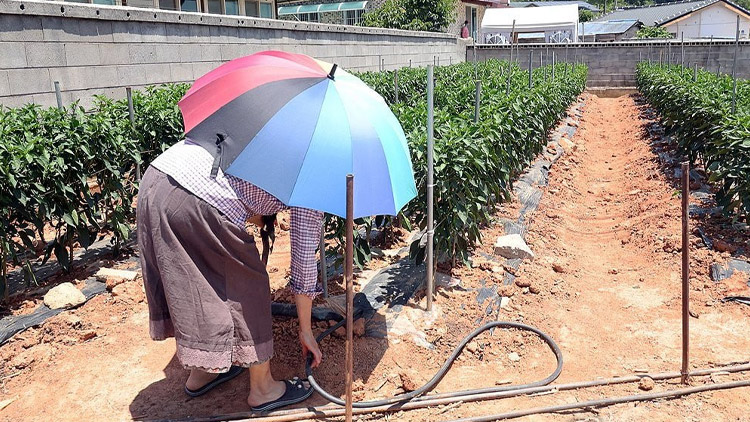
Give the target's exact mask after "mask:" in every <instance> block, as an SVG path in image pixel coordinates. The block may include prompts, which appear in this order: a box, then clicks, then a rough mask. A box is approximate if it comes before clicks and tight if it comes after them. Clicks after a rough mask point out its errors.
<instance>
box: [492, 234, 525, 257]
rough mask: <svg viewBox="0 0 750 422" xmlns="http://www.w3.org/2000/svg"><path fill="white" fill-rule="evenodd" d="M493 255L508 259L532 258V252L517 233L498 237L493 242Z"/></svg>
mask: <svg viewBox="0 0 750 422" xmlns="http://www.w3.org/2000/svg"><path fill="white" fill-rule="evenodd" d="M495 255H500V256H502V257H504V258H508V259H516V258H520V259H534V253H533V252H532V251H531V248H529V246H528V245H527V244H526V242H525V241H524V240H523V237H521V235H519V234H508V235H505V236H500V237H498V238H497V241H496V242H495Z"/></svg>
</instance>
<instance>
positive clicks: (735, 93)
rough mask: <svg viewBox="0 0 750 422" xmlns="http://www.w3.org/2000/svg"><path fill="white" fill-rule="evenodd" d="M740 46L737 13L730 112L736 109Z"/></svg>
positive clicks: (738, 17)
mask: <svg viewBox="0 0 750 422" xmlns="http://www.w3.org/2000/svg"><path fill="white" fill-rule="evenodd" d="M739 46H740V15H737V33H736V34H735V38H734V61H733V62H732V84H733V86H732V114H734V112H735V111H736V110H737V49H738V48H739Z"/></svg>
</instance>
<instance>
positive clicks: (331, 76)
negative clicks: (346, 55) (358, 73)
mask: <svg viewBox="0 0 750 422" xmlns="http://www.w3.org/2000/svg"><path fill="white" fill-rule="evenodd" d="M337 67H339V65H337V64H336V63H334V64H333V67H331V71H330V72H328V79H330V80H334V79H333V74H334V73H336V68H337Z"/></svg>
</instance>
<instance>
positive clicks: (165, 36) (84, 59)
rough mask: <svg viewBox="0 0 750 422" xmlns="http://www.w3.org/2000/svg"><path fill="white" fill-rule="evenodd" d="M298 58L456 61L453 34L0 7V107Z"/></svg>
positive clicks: (352, 65)
mask: <svg viewBox="0 0 750 422" xmlns="http://www.w3.org/2000/svg"><path fill="white" fill-rule="evenodd" d="M268 49H277V50H285V51H291V52H297V53H305V54H308V55H311V56H314V57H316V58H319V59H322V60H326V61H329V62H335V63H337V64H339V65H340V66H342V67H343V68H345V69H351V70H377V69H378V68H379V63H378V62H379V61H380V60H382V64H383V65H384V67H385V68H386V69H393V68H396V67H404V66H409V65H410V64H411V65H413V66H420V65H425V64H428V63H433V60H434V57H439V58H440V61H441V63H449V62H454V63H456V62H459V61H463V59H464V57H465V54H466V53H465V51H466V42H465V41H462V40H460V39H457V38H456V37H455V36H453V35H449V34H441V33H425V32H412V31H400V30H388V29H380V28H363V27H354V26H339V25H326V24H315V23H304V22H289V21H279V20H270V19H259V18H250V17H245V16H227V15H209V14H202V13H188V12H170V11H163V10H152V9H139V8H132V7H113V6H103V5H89V4H75V3H68V2H43V1H33V0H32V1H18V0H0V104H2V105H5V106H8V107H14V106H19V105H22V104H24V103H28V102H35V103H39V104H43V105H48V106H49V105H54V104H56V99H55V94H54V81H59V82H60V86H61V89H62V93H63V102H64V103H65V104H68V103H70V102H72V101H74V100H81V104H82V105H87V104H89V103H90V100H91V98H92V96H93V95H94V94H105V95H108V96H112V97H115V98H121V97H123V96H124V95H125V89H124V88H125V87H126V86H132V87H134V88H136V89H137V88H140V87H143V86H145V85H152V84H158V83H164V82H192V81H193V80H195V78H197V77H199V76H201V75H202V74H204V73H206V72H208V71H209V70H211V69H213V68H215V67H216V66H218V65H220V64H221V63H223V62H225V61H228V60H231V59H233V58H236V57H240V56H244V55H248V54H252V53H254V52H257V51H262V50H268Z"/></svg>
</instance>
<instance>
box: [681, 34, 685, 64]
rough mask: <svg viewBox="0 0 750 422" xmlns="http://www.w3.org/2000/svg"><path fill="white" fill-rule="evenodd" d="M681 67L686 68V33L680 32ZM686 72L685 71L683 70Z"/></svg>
mask: <svg viewBox="0 0 750 422" xmlns="http://www.w3.org/2000/svg"><path fill="white" fill-rule="evenodd" d="M680 38H681V39H680V56H681V57H680V66H682V67H685V33H684V32H680ZM683 70H684V69H683Z"/></svg>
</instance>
